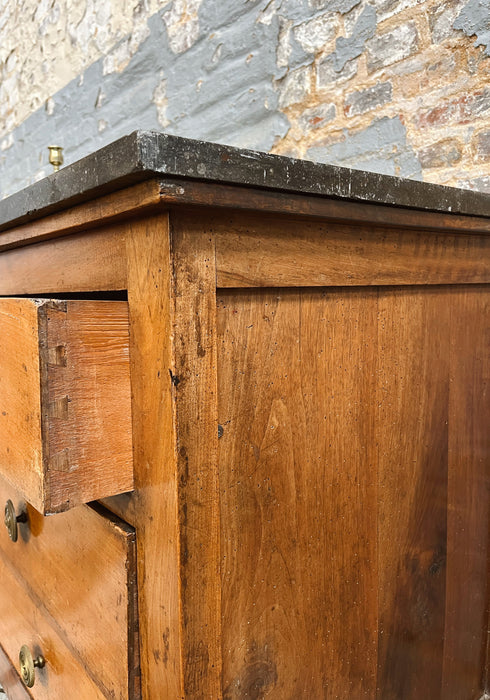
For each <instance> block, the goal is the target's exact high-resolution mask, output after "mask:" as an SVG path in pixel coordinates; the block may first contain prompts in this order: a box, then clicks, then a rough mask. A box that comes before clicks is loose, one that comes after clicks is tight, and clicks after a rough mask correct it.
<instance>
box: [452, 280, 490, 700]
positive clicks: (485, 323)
mask: <svg viewBox="0 0 490 700" xmlns="http://www.w3.org/2000/svg"><path fill="white" fill-rule="evenodd" d="M450 307H451V354H450V388H449V484H448V560H447V589H446V630H445V646H444V676H443V697H444V698H447V700H458V699H459V698H473V697H480V695H482V694H483V691H484V690H485V687H484V684H485V680H484V677H483V676H484V670H483V669H484V665H485V651H486V649H485V646H486V637H487V615H488V609H487V608H488V599H489V587H488V574H487V571H488V564H489V557H488V554H489V544H490V543H489V516H490V507H489V504H490V393H489V380H490V288H489V287H478V288H475V289H469V288H466V289H464V288H463V289H461V290H454V292H453V293H452V295H451V300H450Z"/></svg>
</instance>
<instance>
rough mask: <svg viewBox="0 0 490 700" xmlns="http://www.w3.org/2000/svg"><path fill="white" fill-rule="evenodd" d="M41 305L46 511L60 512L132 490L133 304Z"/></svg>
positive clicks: (69, 302) (70, 303)
mask: <svg viewBox="0 0 490 700" xmlns="http://www.w3.org/2000/svg"><path fill="white" fill-rule="evenodd" d="M41 308H42V309H45V310H46V311H45V319H44V323H45V328H46V334H47V335H46V341H47V345H46V348H42V350H43V349H45V350H46V361H45V362H46V374H47V391H46V394H45V396H43V398H44V399H45V401H46V405H45V406H43V414H45V418H44V420H45V433H46V436H47V439H48V443H49V445H48V446H47V449H46V453H47V460H46V461H47V464H46V471H47V474H46V476H48V475H49V478H48V479H47V485H46V494H45V510H46V511H48V512H56V511H59V510H66V509H67V508H71V507H73V506H75V505H77V504H79V503H86V502H88V501H93V500H96V499H97V498H102V497H104V496H112V495H113V494H116V493H122V492H124V491H130V490H131V489H132V488H133V483H134V481H133V453H132V449H133V448H132V424H131V387H130V367H129V321H128V305H127V303H126V302H124V301H101V300H97V301H91V300H83V301H75V300H72V301H67V302H59V303H58V302H57V303H54V304H53V305H52V307H51V308H48V307H44V306H43V307H41ZM56 353H61V357H57V356H56Z"/></svg>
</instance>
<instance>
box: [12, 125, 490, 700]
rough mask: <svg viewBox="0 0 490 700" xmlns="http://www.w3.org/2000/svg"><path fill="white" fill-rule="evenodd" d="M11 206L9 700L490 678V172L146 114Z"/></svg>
mask: <svg viewBox="0 0 490 700" xmlns="http://www.w3.org/2000/svg"><path fill="white" fill-rule="evenodd" d="M0 227H2V228H3V232H1V233H0V296H3V297H5V299H0V330H1V332H0V348H1V349H2V352H1V357H0V391H1V393H0V402H3V403H4V406H7V408H4V407H3V406H0V410H4V411H5V413H6V415H3V418H2V419H1V420H0V431H2V432H0V437H1V440H0V443H1V444H0V455H1V463H0V474H2V475H3V477H4V480H2V481H1V482H0V497H1V498H2V499H3V501H7V500H9V499H10V500H11V501H12V506H13V508H14V519H15V517H16V516H17V515H19V514H20V515H21V518H20V522H19V523H18V533H19V534H18V539H17V542H15V543H14V542H12V541H11V540H10V539H9V537H8V535H7V531H6V530H5V531H4V533H3V535H2V536H1V537H0V571H1V577H2V587H1V588H0V647H1V649H0V682H1V683H3V684H4V686H5V687H6V688H7V691H8V692H10V694H11V697H12V698H26V697H32V698H35V699H37V698H48V697H49V698H50V700H51V699H52V698H54V699H55V700H57V699H58V698H59V699H60V700H64V698H65V697H68V696H72V697H73V698H74V699H77V698H80V699H81V700H84V699H85V698H89V697H90V698H92V697H94V698H95V697H97V698H98V697H101V698H103V697H106V698H112V697H116V698H128V699H130V700H133V699H134V700H138V699H139V698H140V697H142V698H144V699H145V700H160V699H162V700H163V699H164V698H169V699H176V698H186V700H191V699H195V700H197V699H198V698H199V699H200V698H206V699H208V698H209V699H212V698H215V699H218V698H221V699H222V700H239V699H242V698H243V699H245V698H255V699H256V700H259V699H261V698H268V699H269V698H270V699H271V700H293V699H294V700H296V698H306V699H308V700H313V699H315V700H316V699H317V698H325V700H331V699H332V698H339V699H343V700H357V699H358V698H359V699H360V698H371V700H375V699H376V700H378V699H379V700H395V699H396V700H426V698H431V700H432V699H436V698H440V700H443V699H444V700H480V698H484V697H485V693H486V692H490V685H489V681H490V679H489V676H488V668H489V663H488V658H489V654H488V650H487V639H488V630H489V627H488V621H489V620H488V616H489V610H488V601H489V591H490V587H489V581H488V564H489V549H490V547H489V530H488V523H489V516H490V506H489V491H490V430H489V426H490V396H489V388H488V382H489V378H490V313H489V305H490V286H489V284H490V198H489V197H488V196H486V195H483V194H477V193H474V192H462V191H458V190H450V189H449V188H442V187H436V186H432V185H427V184H424V183H415V182H407V181H401V180H397V179H395V178H389V177H384V176H378V175H373V174H369V173H360V172H358V173H356V172H355V171H348V170H342V169H339V168H334V167H332V166H324V165H315V164H313V163H306V162H301V161H293V160H290V159H287V158H280V157H277V156H271V155H266V154H258V153H254V152H242V151H236V150H234V149H231V148H228V147H224V146H217V145H213V144H202V143H197V142H190V141H187V140H183V139H178V138H176V137H169V136H164V135H161V134H155V133H144V132H143V133H135V134H133V135H131V136H130V137H127V138H125V139H121V140H120V141H119V142H116V143H115V144H113V145H111V146H108V147H107V148H106V149H103V150H102V151H100V152H98V153H96V154H94V155H92V156H90V157H89V158H87V159H84V161H82V162H80V163H78V164H74V165H72V166H68V167H67V168H65V169H64V170H62V171H60V172H59V173H57V174H54V175H52V176H50V177H49V178H47V179H46V180H44V181H41V182H39V183H36V184H35V185H32V187H31V188H29V189H28V190H27V191H25V192H23V193H19V194H18V195H15V196H14V197H12V198H10V199H8V200H5V201H4V202H2V203H0ZM12 305H13V306H12ZM60 309H61V310H60ZM86 309H88V311H85V310H86ZM5 310H6V311H5ZM66 310H68V314H67V312H66ZM70 310H71V313H72V318H73V319H74V320H73V324H72V325H71V326H70V324H69V323H68V324H67V323H65V321H64V320H63V322H62V323H61V325H59V326H56V324H55V320H56V318H57V317H58V316H59V317H60V318H61V317H62V318H63V319H65V317H68V315H69V312H70ZM42 314H45V316H42ZM46 314H47V315H46ZM50 314H52V316H50ZM57 314H58V316H57ZM77 314H79V315H77ZM43 318H48V320H49V319H50V318H51V323H52V324H53V325H52V327H53V329H54V330H53V335H52V336H49V328H50V324H49V322H48V325H47V328H48V342H47V343H43V341H42V338H43V335H42V332H44V331H41V330H40V329H42V328H45V327H46V324H45V322H44V321H43V320H42V319H43ZM19 319H20V320H19ZM40 319H41V320H40ZM43 323H44V325H43ZM19 324H20V325H19ZM94 328H95V330H94ZM3 329H5V330H3ZM26 329H27V331H28V332H27V333H26ZM85 331H86V332H87V333H89V334H90V342H88V343H86V342H84V341H83V339H82V340H81V338H82V336H83V333H84V332H85ZM19 333H21V334H22V333H23V334H24V335H23V340H22V342H19V340H18V338H19V337H20V336H19ZM92 333H95V335H96V341H94V336H93V335H92ZM49 337H52V338H53V341H51V340H49ZM40 339H41V340H40ZM94 342H95V345H94ZM70 343H74V346H73V347H75V346H76V347H77V348H78V349H77V350H76V351H75V352H73V353H72V352H70V353H69V352H68V350H67V349H65V348H68V347H69V346H70ZM89 347H92V349H93V348H94V347H96V348H97V350H94V352H93V353H92V352H88V354H87V355H86V356H85V355H83V353H84V352H86V351H87V348H89ZM4 348H5V349H6V350H4ZM84 348H85V349H84ZM69 356H70V357H75V358H76V364H75V365H71V366H70V359H69ZM26 358H27V359H26ZM24 364H25V365H26V366H27V368H28V371H27V372H26V371H25V370H23V365H24ZM32 373H33V374H32ZM7 377H8V382H7ZM2 386H8V387H9V390H8V392H5V391H4V390H3V389H2V388H1V387H2ZM67 387H68V388H67ZM16 388H18V390H16ZM64 397H70V398H71V397H73V401H70V403H69V404H68V412H69V413H68V418H67V415H66V404H67V401H65V402H64V403H63V401H64ZM72 403H73V406H72V405H71V404H72ZM7 409H8V410H7ZM26 416H30V419H29V421H26ZM24 423H28V424H29V425H28V426H25V425H24ZM5 426H7V427H5ZM29 450H30V452H29ZM63 451H64V452H63ZM59 452H62V453H63V454H65V455H69V456H70V457H68V456H67V457H66V459H65V461H63V460H62V461H61V462H60V464H61V465H62V466H63V465H65V467H66V468H65V469H63V468H59V464H58V462H57V459H58V458H55V460H54V464H53V460H52V456H53V455H56V454H58V453H59ZM33 454H35V455H36V457H35V459H33V458H32V455H33ZM72 456H74V457H73V459H72ZM75 465H76V468H75ZM53 467H54V468H53ZM67 475H69V476H67ZM83 475H85V476H83ZM64 479H68V482H65V481H63V480H64ZM59 480H60V481H59ZM121 491H124V493H121ZM56 494H58V495H56ZM93 499H96V500H97V501H98V503H96V504H93V503H92V504H90V505H84V503H86V501H88V500H93ZM75 506H76V507H75ZM67 507H70V508H71V509H70V510H69V511H68V512H65V513H60V512H56V511H61V510H65V509H66V508H67ZM36 508H37V510H39V511H42V512H43V513H54V514H52V515H49V516H47V517H46V516H45V515H43V514H41V512H37V510H35V509H36ZM24 512H25V513H27V518H23V517H22V513H24ZM25 519H27V522H22V520H25ZM23 644H26V645H28V646H29V647H30V649H31V650H32V654H33V655H34V657H36V655H38V654H42V656H43V657H44V659H45V665H44V667H43V668H41V669H37V670H36V682H35V684H34V686H33V687H32V688H31V689H29V690H24V689H23V685H22V683H21V681H20V678H19V674H18V671H17V670H16V668H17V667H18V661H17V657H18V653H19V649H20V647H21V646H22V645H23Z"/></svg>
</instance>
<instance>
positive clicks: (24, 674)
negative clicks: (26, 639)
mask: <svg viewBox="0 0 490 700" xmlns="http://www.w3.org/2000/svg"><path fill="white" fill-rule="evenodd" d="M19 664H20V676H21V678H22V681H23V682H24V684H25V685H26V686H27V687H28V688H32V686H33V685H34V682H35V680H36V668H43V667H44V666H45V664H46V659H45V658H44V656H41V654H39V656H36V658H35V659H33V658H32V654H31V650H30V649H29V647H28V646H27V645H26V644H24V645H23V646H22V647H21V650H20V652H19Z"/></svg>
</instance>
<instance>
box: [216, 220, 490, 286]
mask: <svg viewBox="0 0 490 700" xmlns="http://www.w3.org/2000/svg"><path fill="white" fill-rule="evenodd" d="M203 225H204V226H205V230H207V231H210V232H213V233H214V234H215V235H216V266H217V285H218V287H290V286H292V287H303V286H335V285H346V286H358V285H390V284H403V285H413V284H420V285H427V284H455V283H468V284H477V283H479V282H489V281H490V262H489V261H490V237H483V236H477V235H474V236H471V235H466V236H462V235H460V234H459V235H458V234H455V233H454V234H450V233H441V232H439V233H434V232H430V231H423V230H422V231H410V230H404V229H403V228H391V229H389V228H380V227H376V226H374V225H366V224H365V225H363V226H355V225H352V224H350V225H349V224H339V223H335V222H317V221H315V220H311V219H310V220H304V219H303V220H302V219H294V218H291V217H289V218H285V217H282V218H281V217H274V216H271V215H269V216H267V215H262V216H260V217H259V216H258V215H253V214H245V215H240V216H239V215H236V214H233V213H229V214H228V215H226V214H221V215H219V214H214V215H209V217H208V218H204V217H203Z"/></svg>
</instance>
